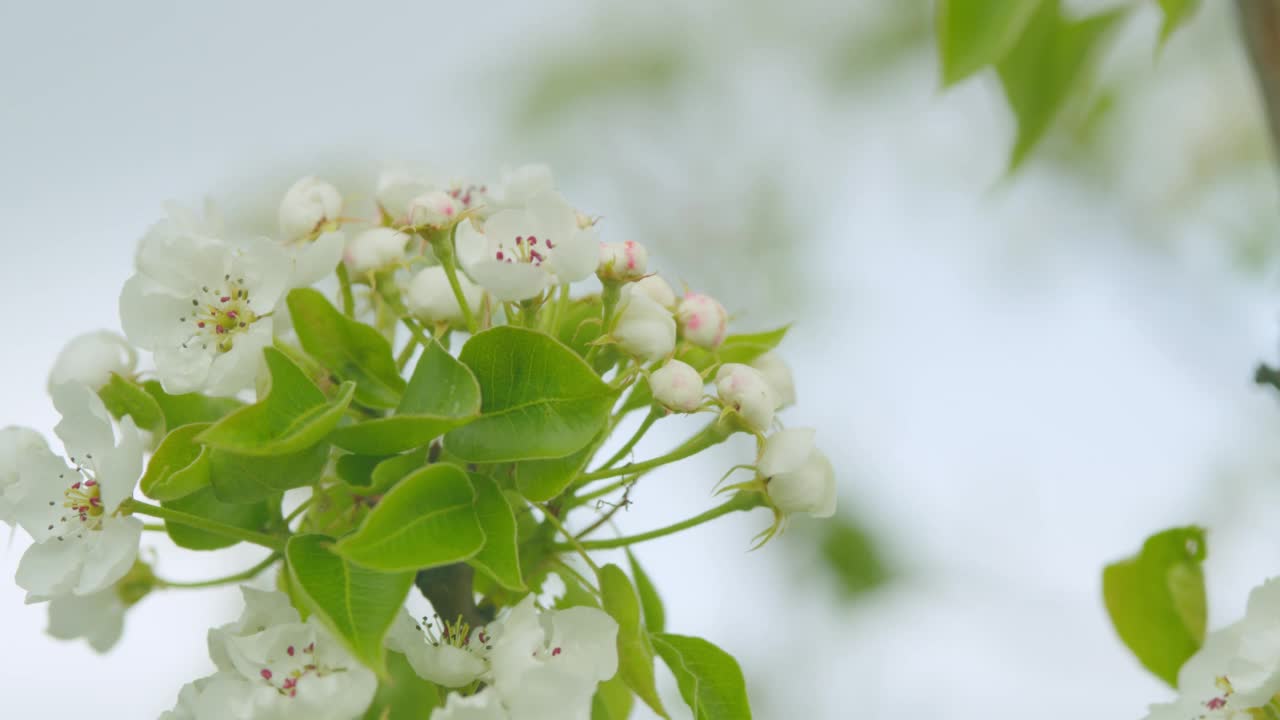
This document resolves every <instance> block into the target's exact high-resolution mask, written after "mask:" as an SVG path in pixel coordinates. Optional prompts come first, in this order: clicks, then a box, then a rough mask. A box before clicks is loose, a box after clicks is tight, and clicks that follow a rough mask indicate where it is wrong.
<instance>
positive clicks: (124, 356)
mask: <svg viewBox="0 0 1280 720" xmlns="http://www.w3.org/2000/svg"><path fill="white" fill-rule="evenodd" d="M137 364H138V353H137V352H136V351H135V350H134V349H133V347H131V346H130V345H129V343H128V341H126V340H125V339H124V338H122V337H120V336H119V335H117V334H116V333H113V332H108V331H106V330H99V331H97V332H91V333H85V334H83V335H79V336H77V337H76V338H74V339H72V340H71V342H68V343H67V344H66V346H65V347H63V348H62V351H61V352H59V353H58V357H57V359H56V360H54V362H53V370H52V371H51V372H50V373H49V387H50V389H52V388H53V386H54V385H60V384H62V383H65V382H78V383H82V384H84V385H88V386H89V387H91V388H93V389H94V390H98V389H100V388H101V387H102V386H103V385H106V384H107V382H108V381H109V380H111V374H112V373H116V374H118V375H129V374H131V373H132V372H133V369H134V368H135V367H136V366H137Z"/></svg>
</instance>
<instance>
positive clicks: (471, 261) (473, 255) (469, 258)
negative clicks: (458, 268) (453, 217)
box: [453, 220, 493, 273]
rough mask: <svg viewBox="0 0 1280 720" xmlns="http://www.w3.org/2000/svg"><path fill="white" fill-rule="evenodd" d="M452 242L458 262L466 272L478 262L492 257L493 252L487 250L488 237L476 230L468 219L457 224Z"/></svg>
mask: <svg viewBox="0 0 1280 720" xmlns="http://www.w3.org/2000/svg"><path fill="white" fill-rule="evenodd" d="M486 227H487V225H486ZM453 243H454V252H456V253H457V255H458V262H459V263H460V264H461V265H462V269H464V270H466V271H467V272H468V273H470V272H471V268H473V267H475V266H476V265H478V264H479V263H482V262H484V261H485V260H492V259H493V253H492V252H491V251H490V250H489V238H488V237H487V236H485V234H484V233H482V232H480V231H479V230H477V229H476V226H475V225H473V224H472V222H471V221H470V220H465V221H463V222H462V223H460V224H459V225H458V229H457V231H456V232H455V233H454V236H453Z"/></svg>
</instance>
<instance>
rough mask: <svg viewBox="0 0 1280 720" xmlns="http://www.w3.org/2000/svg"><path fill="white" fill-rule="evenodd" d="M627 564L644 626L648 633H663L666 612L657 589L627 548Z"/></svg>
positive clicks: (665, 626)
mask: <svg viewBox="0 0 1280 720" xmlns="http://www.w3.org/2000/svg"><path fill="white" fill-rule="evenodd" d="M627 563H628V564H629V565H631V577H633V578H635V581H636V592H638V593H639V594H640V608H641V609H642V610H644V626H645V627H646V628H647V629H648V630H649V632H658V633H660V632H663V631H664V630H666V629H667V611H666V608H665V607H663V605H662V597H661V596H659V595H658V588H656V587H654V585H653V581H652V580H650V579H649V574H648V573H646V572H645V571H644V568H642V567H640V563H639V562H638V561H636V556H635V554H634V553H632V552H631V549H630V548H627Z"/></svg>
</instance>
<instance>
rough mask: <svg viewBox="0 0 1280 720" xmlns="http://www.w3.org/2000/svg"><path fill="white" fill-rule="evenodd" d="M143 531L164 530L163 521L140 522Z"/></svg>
mask: <svg viewBox="0 0 1280 720" xmlns="http://www.w3.org/2000/svg"><path fill="white" fill-rule="evenodd" d="M142 529H143V531H144V532H165V527H164V523H142Z"/></svg>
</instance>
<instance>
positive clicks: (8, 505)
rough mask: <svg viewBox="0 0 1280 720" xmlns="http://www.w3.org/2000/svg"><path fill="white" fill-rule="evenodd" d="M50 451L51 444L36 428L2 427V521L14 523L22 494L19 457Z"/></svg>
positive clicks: (0, 492)
mask: <svg viewBox="0 0 1280 720" xmlns="http://www.w3.org/2000/svg"><path fill="white" fill-rule="evenodd" d="M40 453H46V454H52V453H50V452H49V444H48V443H46V442H45V440H44V437H43V436H42V435H40V433H38V432H36V431H35V430H30V429H28V428H24V427H6V428H2V429H0V522H2V523H8V524H13V523H14V508H15V506H16V505H17V503H18V500H19V498H20V497H21V495H22V485H21V483H20V482H19V480H20V475H19V472H18V470H19V468H18V461H19V458H24V457H28V456H31V455H33V454H34V455H39V454H40Z"/></svg>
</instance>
